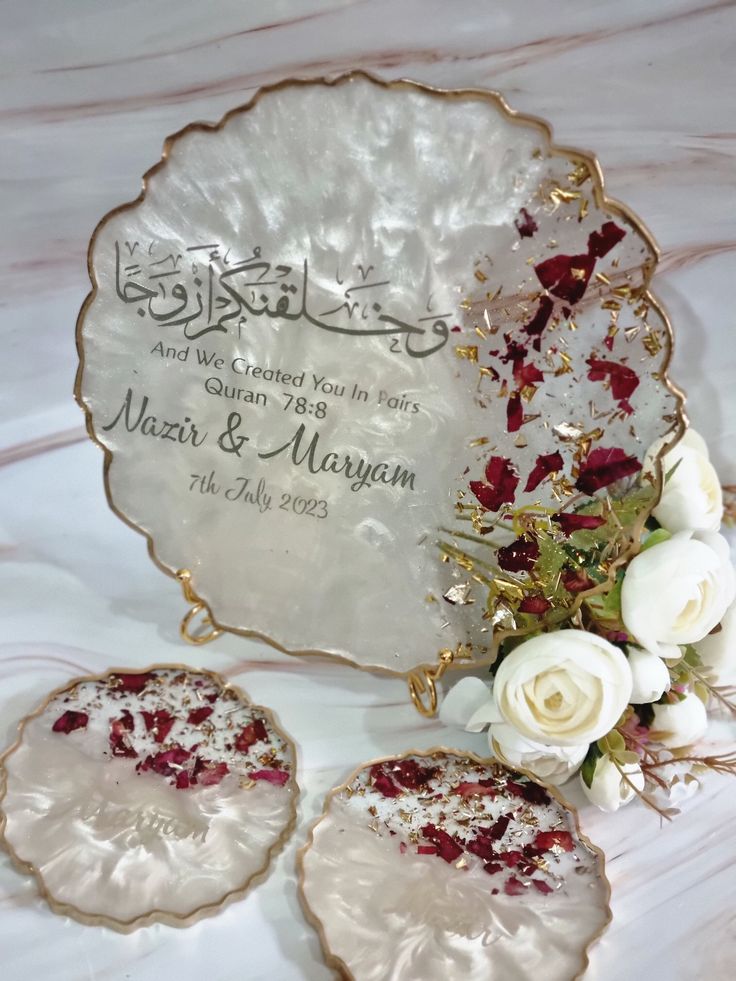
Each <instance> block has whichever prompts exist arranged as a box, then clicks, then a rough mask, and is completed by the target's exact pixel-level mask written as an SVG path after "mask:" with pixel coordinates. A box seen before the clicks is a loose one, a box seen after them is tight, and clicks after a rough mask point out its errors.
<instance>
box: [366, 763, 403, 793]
mask: <svg viewBox="0 0 736 981" xmlns="http://www.w3.org/2000/svg"><path fill="white" fill-rule="evenodd" d="M371 780H372V781H373V786H374V788H375V789H376V790H377V791H378V793H379V794H382V795H383V796H384V797H398V796H399V795H400V794H401V792H402V791H401V787H398V786H397V785H396V784H395V783H394V782H393V780H392V779H391V777H390V776H389V775H388V774H387V773H385V772H384V770H383V768H382V767H381V766H380V764H376V765H375V766H372V767H371Z"/></svg>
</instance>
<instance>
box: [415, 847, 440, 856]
mask: <svg viewBox="0 0 736 981" xmlns="http://www.w3.org/2000/svg"><path fill="white" fill-rule="evenodd" d="M436 854H437V846H436V845H417V855H436Z"/></svg>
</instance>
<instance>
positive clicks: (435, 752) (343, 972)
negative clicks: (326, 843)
mask: <svg viewBox="0 0 736 981" xmlns="http://www.w3.org/2000/svg"><path fill="white" fill-rule="evenodd" d="M440 755H442V756H455V757H458V758H460V759H464V760H472V762H473V763H479V764H481V765H482V766H499V767H501V768H502V769H504V770H508V771H509V772H510V773H518V774H521V775H522V776H524V777H527V778H528V779H529V780H531V781H532V783H536V784H539V786H541V787H544V789H545V790H546V791H547V793H548V794H549V795H550V796H551V797H553V798H554V799H555V800H556V801H557V803H558V804H560V805H561V806H562V807H563V808H564V809H565V810H566V811H567V812H568V813H569V814H571V815H572V819H573V823H574V826H575V832H576V834H577V836H578V838H579V840H580V841H581V842H582V843H583V844H584V845H585V846H586V848H589V849H590V851H591V852H593V854H594V855H596V856H597V858H598V860H599V862H600V879H601V881H602V882H603V884H604V888H605V896H604V902H605V906H604V910H605V914H606V919H605V922H604V923H603V925H602V926H601V928H600V929H599V930H598V931H597V933H596V934H595V935H594V936H593V937H591V939H590V940H589V941H588V943H587V945H586V947H585V950H584V951H583V958H582V963H581V965H580V970H579V971H578V973H577V974H576V975H575V976H574V978H572V979H571V981H579V979H580V978H582V977H583V975H584V974H585V972H586V970H587V969H588V965H589V963H590V956H589V955H590V951H591V949H592V948H593V946H594V945H595V944H596V943H597V942H598V941H599V940H600V938H601V937H602V936H603V934H604V933H605V932H606V930H607V929H608V927H609V926H610V924H611V922H612V920H613V912H612V910H611V883H610V882H609V880H608V876H607V875H606V856H605V854H604V853H603V850H602V849H601V848H599V847H598V846H597V845H594V844H593V842H592V841H591V840H590V838H588V836H587V835H586V834H584V833H583V831H582V830H581V828H580V816H579V814H578V810H577V808H576V807H575V806H574V805H573V804H571V803H570V802H569V801H568V800H566V799H565V797H563V795H562V794H561V793H560V791H559V788H557V787H553V786H551V785H550V784H547V783H544V782H543V781H542V780H539V779H538V778H537V777H535V776H534V775H533V774H532V773H530V772H529V771H528V770H524V769H523V768H521V767H510V766H507V765H506V764H505V763H503V762H502V761H501V760H498V759H496V758H495V757H486V758H483V757H481V756H478V754H477V753H473V752H471V751H470V750H467V751H466V750H460V749H450V748H448V747H446V746H433V747H432V748H431V749H409V750H406V752H404V753H400V754H396V755H393V756H381V757H378V758H377V759H373V760H367V761H366V762H365V763H361V764H360V766H358V767H356V768H355V769H354V770H353V772H352V773H351V774H350V776H349V777H348V778H347V779H346V780H345V781H344V782H343V783H341V784H340V785H339V786H337V787H333V788H332V790H330V791H328V793H327V796H326V797H325V802H324V806H323V808H322V813H321V814H320V815H319V816H318V817H317V818H316V820H315V821H313V822H312V825H311V827H310V829H309V834H308V835H307V840H306V842H305V843H304V844H303V845H302V847H301V848H300V849H299V851H298V852H297V855H296V871H297V894H298V896H299V902H300V904H301V907H302V911H303V913H304V916H305V918H306V920H307V922H308V923H309V924H310V925H311V926H312V927H313V928H314V930H315V932H316V933H317V936H318V938H319V942H320V947H321V948H322V954H323V956H324V960H325V963H326V964H327V966H328V967H331V968H332V969H333V970H334V971H336V972H337V973H338V974H339V976H340V977H341V978H343V979H344V981H357V979H356V978H355V975H354V974H353V973H352V971H351V970H350V969H349V967H348V966H347V964H346V963H345V962H344V961H343V960H342V958H341V957H338V956H337V954H333V952H332V951H331V950H330V946H329V944H328V942H327V935H326V933H325V928H324V924H323V923H322V920H321V919H320V918H319V917H318V916H317V914H316V913H315V912H314V910H313V909H312V908H311V906H310V905H309V901H308V899H307V896H306V893H305V891H304V879H305V875H306V873H305V869H304V860H305V858H306V856H307V853H308V852H309V850H310V848H311V847H312V845H313V844H314V835H315V832H316V830H317V828H318V826H319V825H320V824H321V823H322V821H324V820H325V818H326V817H327V816H328V815H329V812H330V807H331V805H332V801H333V800H334V798H335V797H337V796H338V795H339V794H341V793H344V792H345V791H346V790H347V789H348V787H349V786H350V785H351V784H352V783H353V781H354V780H356V779H357V778H358V777H359V776H360V774H361V773H362V772H363V771H364V770H367V769H368V768H369V767H372V766H376V765H379V764H381V763H389V762H394V761H397V760H405V759H407V758H408V757H410V756H419V757H422V758H433V757H436V756H440Z"/></svg>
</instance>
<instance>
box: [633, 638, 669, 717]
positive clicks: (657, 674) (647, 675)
mask: <svg viewBox="0 0 736 981" xmlns="http://www.w3.org/2000/svg"><path fill="white" fill-rule="evenodd" d="M674 650H675V651H676V653H677V655H679V653H680V649H679V648H677V647H676V648H675V649H674ZM626 652H627V654H628V657H629V667H630V668H631V676H632V678H633V682H634V684H633V687H632V689H631V702H632V704H633V705H646V704H648V703H649V702H657V701H659V699H660V698H661V697H662V695H664V693H665V692H666V691H669V688H670V673H669V670H668V669H667V665H666V664H665V663H664V661H663V660H662V658H661V657H659V656H658V655H657V654H652V653H651V651H643V650H642V649H641V648H640V647H631V646H629V647H628V648H627V651H626ZM669 653H670V654H671V653H672V652H671V651H670V652H669Z"/></svg>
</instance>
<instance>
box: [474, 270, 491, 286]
mask: <svg viewBox="0 0 736 981" xmlns="http://www.w3.org/2000/svg"><path fill="white" fill-rule="evenodd" d="M475 278H476V279H477V280H478V282H479V283H485V282H486V281H487V280H488V277H487V276H486V274H485V273H484V272H481V270H480V269H476V270H475Z"/></svg>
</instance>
